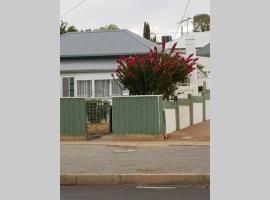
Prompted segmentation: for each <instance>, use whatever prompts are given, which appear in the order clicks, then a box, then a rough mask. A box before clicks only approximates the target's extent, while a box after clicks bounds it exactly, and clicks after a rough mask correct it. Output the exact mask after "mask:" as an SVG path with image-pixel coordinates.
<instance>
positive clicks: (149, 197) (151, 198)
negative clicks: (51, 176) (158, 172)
mask: <svg viewBox="0 0 270 200" xmlns="http://www.w3.org/2000/svg"><path fill="white" fill-rule="evenodd" d="M209 199H210V192H209V189H208V188H207V187H206V186H185V185H178V186H167V187H164V186H162V187H136V186H62V187H61V200H209Z"/></svg>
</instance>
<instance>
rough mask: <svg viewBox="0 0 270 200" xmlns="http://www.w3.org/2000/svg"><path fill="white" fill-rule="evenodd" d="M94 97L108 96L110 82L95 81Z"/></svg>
mask: <svg viewBox="0 0 270 200" xmlns="http://www.w3.org/2000/svg"><path fill="white" fill-rule="evenodd" d="M95 96H96V97H108V96H110V80H95Z"/></svg>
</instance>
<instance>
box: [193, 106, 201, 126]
mask: <svg viewBox="0 0 270 200" xmlns="http://www.w3.org/2000/svg"><path fill="white" fill-rule="evenodd" d="M202 121H203V104H202V103H193V124H198V123H200V122H202Z"/></svg>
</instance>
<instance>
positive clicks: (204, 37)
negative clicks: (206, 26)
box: [166, 31, 210, 54]
mask: <svg viewBox="0 0 270 200" xmlns="http://www.w3.org/2000/svg"><path fill="white" fill-rule="evenodd" d="M191 35H192V36H193V37H194V39H195V48H196V50H199V49H201V48H203V47H204V46H205V45H207V44H208V43H209V42H210V31H206V32H189V33H183V34H182V36H181V37H180V38H177V39H175V40H172V41H170V42H167V43H166V48H168V49H171V47H172V46H173V44H174V43H175V42H177V45H176V49H178V50H179V51H180V53H181V54H186V41H185V40H186V39H187V38H189V37H190V36H191Z"/></svg>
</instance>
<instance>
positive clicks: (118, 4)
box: [60, 0, 210, 38]
mask: <svg viewBox="0 0 270 200" xmlns="http://www.w3.org/2000/svg"><path fill="white" fill-rule="evenodd" d="M80 2H82V0H60V16H62V15H63V14H64V13H65V12H66V11H68V10H69V9H71V8H73V7H74V6H76V5H77V4H78V3H80ZM187 2H188V0H86V1H85V2H84V3H83V4H81V5H80V6H79V7H77V8H76V9H74V10H73V11H71V12H69V13H68V14H67V15H65V16H63V18H61V19H62V20H63V21H66V22H68V24H69V25H75V26H76V27H77V28H78V29H79V30H81V29H86V28H91V29H95V28H99V27H101V26H105V25H108V24H116V25H117V26H118V27H119V28H122V29H129V30H130V31H133V32H135V33H137V34H139V35H142V33H143V24H144V22H145V21H147V22H148V23H149V24H150V30H151V32H153V33H156V35H157V38H159V37H160V36H161V35H165V34H163V33H168V34H169V35H172V37H173V38H174V37H178V36H179V34H180V29H179V34H177V35H175V32H176V31H177V28H178V25H177V22H179V21H181V19H182V17H183V14H184V11H185V8H186V5H187ZM200 13H208V14H210V0H190V3H189V6H188V9H187V12H186V15H185V17H184V18H186V17H192V16H193V15H195V14H200ZM183 26H184V27H183V30H184V32H185V31H186V29H187V27H186V23H185V24H183ZM189 29H191V23H189Z"/></svg>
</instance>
